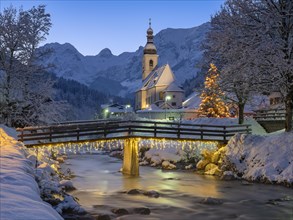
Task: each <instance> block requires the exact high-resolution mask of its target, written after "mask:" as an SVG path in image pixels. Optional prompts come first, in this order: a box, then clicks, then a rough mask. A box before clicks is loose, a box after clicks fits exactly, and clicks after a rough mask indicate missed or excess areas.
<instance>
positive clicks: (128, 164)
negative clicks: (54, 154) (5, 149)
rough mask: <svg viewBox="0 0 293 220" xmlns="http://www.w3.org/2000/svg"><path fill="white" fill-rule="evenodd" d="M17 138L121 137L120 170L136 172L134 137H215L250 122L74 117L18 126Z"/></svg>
mask: <svg viewBox="0 0 293 220" xmlns="http://www.w3.org/2000/svg"><path fill="white" fill-rule="evenodd" d="M17 131H18V138H19V139H18V140H19V141H22V142H23V143H24V144H25V145H26V146H27V147H37V146H40V145H42V146H43V145H52V144H60V143H79V142H96V141H102V140H110V139H111V140H113V139H118V140H119V139H123V140H124V146H125V147H124V160H123V173H125V174H130V175H138V157H137V155H138V144H137V139H138V138H140V139H150V138H151V139H162V138H164V139H166V140H192V141H198V140H201V141H218V142H223V143H226V142H227V141H228V140H229V139H230V138H231V137H232V136H233V135H235V134H236V133H250V132H251V129H250V125H227V126H224V125H207V124H191V123H175V122H158V121H135V120H131V121H124V120H115V121H110V120H108V121H78V122H66V123H61V124H58V125H57V124H53V125H50V126H38V127H25V128H18V129H17Z"/></svg>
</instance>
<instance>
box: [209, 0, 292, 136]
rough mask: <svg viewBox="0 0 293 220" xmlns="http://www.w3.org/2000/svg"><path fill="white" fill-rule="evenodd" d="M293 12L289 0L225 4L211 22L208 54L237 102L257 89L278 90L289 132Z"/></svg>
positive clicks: (229, 0) (234, 0)
mask: <svg viewBox="0 0 293 220" xmlns="http://www.w3.org/2000/svg"><path fill="white" fill-rule="evenodd" d="M292 14H293V2H292V1H288V0H278V1H276V0H227V1H226V2H225V4H224V6H223V7H222V9H221V10H220V12H218V13H217V14H216V15H215V16H214V17H213V19H212V31H211V34H210V36H209V42H208V44H209V47H208V53H210V55H211V54H212V56H213V60H215V62H216V63H217V64H218V65H219V64H220V68H221V71H222V72H223V74H222V75H223V76H226V77H225V79H224V80H222V82H226V83H227V85H228V87H225V86H223V89H224V91H230V92H232V93H233V94H234V95H233V96H234V97H236V98H237V100H236V101H237V102H238V104H241V102H242V104H245V102H246V101H247V100H248V99H249V97H250V96H251V92H253V91H255V90H256V89H257V90H258V91H259V92H272V91H279V92H281V94H282V95H283V100H284V104H285V108H286V125H285V127H286V130H287V131H290V130H292V109H293V65H292V61H293V60H292V59H293V16H292ZM229 79H230V80H229ZM238 106H239V107H240V105H238ZM243 107H244V106H243ZM239 109H240V110H241V108H239Z"/></svg>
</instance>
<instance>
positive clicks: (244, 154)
mask: <svg viewBox="0 0 293 220" xmlns="http://www.w3.org/2000/svg"><path fill="white" fill-rule="evenodd" d="M223 159H224V164H226V166H228V167H230V168H232V171H233V172H234V173H237V174H238V175H241V176H242V178H244V179H247V180H251V181H261V182H265V183H278V184H285V185H289V186H290V185H291V186H292V185H293V132H282V133H276V134H271V135H268V136H259V135H245V134H242V135H240V134H238V135H236V136H234V137H233V138H232V139H231V140H230V141H229V143H228V145H227V146H226V147H225V157H224V158H223Z"/></svg>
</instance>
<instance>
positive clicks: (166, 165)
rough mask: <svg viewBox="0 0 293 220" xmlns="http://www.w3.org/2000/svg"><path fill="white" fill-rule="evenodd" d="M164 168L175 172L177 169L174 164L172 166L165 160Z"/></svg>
mask: <svg viewBox="0 0 293 220" xmlns="http://www.w3.org/2000/svg"><path fill="white" fill-rule="evenodd" d="M162 168H163V169H166V170H173V169H176V166H175V165H174V164H171V163H170V162H169V161H167V160H165V161H164V162H163V163H162Z"/></svg>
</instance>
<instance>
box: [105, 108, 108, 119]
mask: <svg viewBox="0 0 293 220" xmlns="http://www.w3.org/2000/svg"><path fill="white" fill-rule="evenodd" d="M108 113H109V109H107V108H106V109H105V118H107V116H108Z"/></svg>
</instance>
